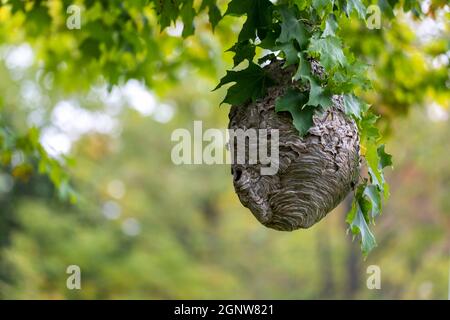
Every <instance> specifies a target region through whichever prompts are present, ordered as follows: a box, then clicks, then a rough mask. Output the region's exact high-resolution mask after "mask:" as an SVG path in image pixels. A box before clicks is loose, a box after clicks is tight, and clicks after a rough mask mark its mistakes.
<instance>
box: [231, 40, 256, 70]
mask: <svg viewBox="0 0 450 320" xmlns="http://www.w3.org/2000/svg"><path fill="white" fill-rule="evenodd" d="M255 49H256V47H255V45H254V44H252V43H250V41H249V40H245V41H243V42H238V43H236V44H235V45H234V46H232V47H231V48H230V49H228V50H227V52H230V51H231V52H234V53H235V55H234V57H233V61H234V66H237V65H238V64H239V63H241V62H242V61H244V60H246V59H247V60H248V61H249V62H250V61H252V60H253V57H254V56H255Z"/></svg>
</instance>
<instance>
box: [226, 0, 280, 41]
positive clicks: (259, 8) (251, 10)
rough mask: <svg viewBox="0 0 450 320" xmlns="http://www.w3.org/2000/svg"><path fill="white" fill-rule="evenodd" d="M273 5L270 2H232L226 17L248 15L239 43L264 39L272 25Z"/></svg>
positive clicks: (249, 0) (234, 0)
mask: <svg viewBox="0 0 450 320" xmlns="http://www.w3.org/2000/svg"><path fill="white" fill-rule="evenodd" d="M272 11H273V4H272V3H271V2H270V1H269V0H232V1H231V2H230V3H229V4H228V8H227V11H226V12H225V15H237V16H242V15H247V20H246V21H245V23H244V25H243V26H242V30H241V32H240V33H239V36H238V39H239V41H244V40H248V39H255V36H256V35H258V37H259V38H260V39H263V38H264V37H265V35H266V33H267V31H268V30H269V29H270V25H271V24H272Z"/></svg>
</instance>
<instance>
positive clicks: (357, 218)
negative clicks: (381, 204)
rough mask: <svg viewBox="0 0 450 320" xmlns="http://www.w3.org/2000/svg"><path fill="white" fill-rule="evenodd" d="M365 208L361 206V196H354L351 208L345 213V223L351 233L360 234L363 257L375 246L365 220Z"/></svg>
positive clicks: (373, 238)
mask: <svg viewBox="0 0 450 320" xmlns="http://www.w3.org/2000/svg"><path fill="white" fill-rule="evenodd" d="M364 210H366V208H365V207H364V206H361V198H358V196H355V199H354V200H353V204H352V209H351V210H350V212H349V213H348V215H347V219H346V221H347V223H348V224H349V225H350V230H351V232H352V234H353V235H360V243H361V250H362V253H363V255H364V256H365V257H367V255H368V254H369V252H370V251H371V250H372V249H373V248H375V247H376V246H377V243H376V241H375V237H374V235H373V234H372V232H371V231H370V229H369V225H368V220H366V216H367V211H366V212H365V211H364Z"/></svg>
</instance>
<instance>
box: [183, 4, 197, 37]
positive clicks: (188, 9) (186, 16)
mask: <svg viewBox="0 0 450 320" xmlns="http://www.w3.org/2000/svg"><path fill="white" fill-rule="evenodd" d="M193 5H194V0H186V1H184V2H183V6H182V7H181V10H180V15H181V19H182V20H183V33H182V36H183V38H186V37H188V36H190V35H192V34H193V33H194V30H195V28H194V17H195V15H196V13H195V9H194V8H193Z"/></svg>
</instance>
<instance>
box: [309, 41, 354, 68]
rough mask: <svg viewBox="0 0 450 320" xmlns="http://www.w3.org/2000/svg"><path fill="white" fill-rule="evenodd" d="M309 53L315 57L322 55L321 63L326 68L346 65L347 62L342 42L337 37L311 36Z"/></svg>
mask: <svg viewBox="0 0 450 320" xmlns="http://www.w3.org/2000/svg"><path fill="white" fill-rule="evenodd" d="M308 53H309V54H310V55H311V56H313V57H320V63H321V65H322V66H323V67H324V68H325V69H326V70H331V69H333V68H334V67H336V66H338V65H340V66H344V64H345V62H346V60H345V56H344V52H343V51H342V47H341V42H340V40H339V39H338V38H336V37H330V36H328V37H325V38H317V37H313V38H311V40H310V43H309V47H308Z"/></svg>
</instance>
